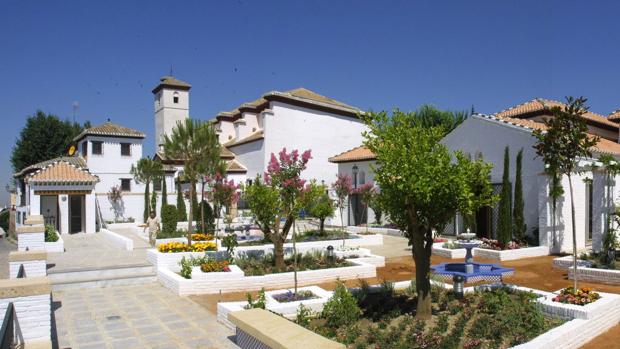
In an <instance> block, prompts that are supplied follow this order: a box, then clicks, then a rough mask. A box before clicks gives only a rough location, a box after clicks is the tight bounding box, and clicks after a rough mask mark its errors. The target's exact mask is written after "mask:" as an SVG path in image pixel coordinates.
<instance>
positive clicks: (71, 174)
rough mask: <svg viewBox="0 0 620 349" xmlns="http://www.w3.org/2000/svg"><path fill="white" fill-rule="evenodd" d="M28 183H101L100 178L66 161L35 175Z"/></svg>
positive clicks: (49, 166)
mask: <svg viewBox="0 0 620 349" xmlns="http://www.w3.org/2000/svg"><path fill="white" fill-rule="evenodd" d="M27 181H28V183H37V184H50V183H56V184H60V183H62V184H73V183H88V184H94V183H97V182H99V178H98V177H97V176H95V175H92V174H91V173H90V172H88V171H86V170H83V169H80V168H77V167H76V166H74V165H72V164H70V163H68V162H66V161H58V162H55V163H52V164H49V165H48V166H47V167H45V168H43V169H41V170H39V171H37V172H35V173H33V174H32V175H30V176H29V177H28V178H27Z"/></svg>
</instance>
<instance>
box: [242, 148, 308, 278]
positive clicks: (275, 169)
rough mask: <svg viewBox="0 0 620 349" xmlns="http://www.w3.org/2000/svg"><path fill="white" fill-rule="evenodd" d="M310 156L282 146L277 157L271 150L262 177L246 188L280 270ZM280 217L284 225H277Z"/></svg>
mask: <svg viewBox="0 0 620 349" xmlns="http://www.w3.org/2000/svg"><path fill="white" fill-rule="evenodd" d="M311 158H312V155H311V151H310V150H306V151H305V152H304V153H303V154H299V151H297V150H293V151H291V152H290V153H288V152H287V151H286V148H284V149H282V151H280V152H279V153H278V156H276V155H275V154H273V153H272V154H271V159H270V161H269V164H268V166H267V172H265V174H264V176H263V179H262V180H260V179H259V178H256V181H255V182H254V183H253V184H252V185H250V186H248V187H246V189H245V196H246V200H247V202H248V205H249V207H250V210H251V211H252V213H253V214H254V215H255V216H256V220H257V223H258V225H259V226H260V227H261V230H262V231H263V233H264V234H265V238H266V239H269V240H271V242H273V245H274V257H275V267H276V269H279V270H283V269H284V267H285V265H284V242H285V241H286V237H287V236H288V233H289V231H290V230H291V227H292V226H293V223H294V222H295V218H296V217H297V214H298V212H299V208H300V202H301V196H302V195H303V192H304V190H305V184H306V181H305V180H303V179H301V172H303V171H304V170H305V169H306V166H307V164H308V161H309V160H310V159H311ZM282 219H284V225H283V226H282V227H280V221H281V220H282Z"/></svg>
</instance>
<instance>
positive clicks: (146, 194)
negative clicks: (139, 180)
mask: <svg viewBox="0 0 620 349" xmlns="http://www.w3.org/2000/svg"><path fill="white" fill-rule="evenodd" d="M149 184H151V183H149V182H148V181H147V182H146V188H144V213H143V214H142V216H143V217H142V218H143V219H144V223H146V220H147V218H149V213H151V200H150V199H149V190H150V189H149V188H150V185H149Z"/></svg>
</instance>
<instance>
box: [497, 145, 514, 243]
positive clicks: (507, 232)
mask: <svg viewBox="0 0 620 349" xmlns="http://www.w3.org/2000/svg"><path fill="white" fill-rule="evenodd" d="M509 176H510V150H509V149H508V147H506V149H505V150H504V176H503V180H502V193H501V196H500V199H499V222H498V223H497V240H498V241H499V243H500V244H501V245H502V246H506V245H507V244H508V243H509V242H510V240H511V239H512V228H513V226H512V207H511V206H512V187H511V185H510V177H509Z"/></svg>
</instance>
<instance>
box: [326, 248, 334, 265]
mask: <svg viewBox="0 0 620 349" xmlns="http://www.w3.org/2000/svg"><path fill="white" fill-rule="evenodd" d="M327 261H328V262H329V263H333V262H334V246H332V245H329V246H327Z"/></svg>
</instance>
